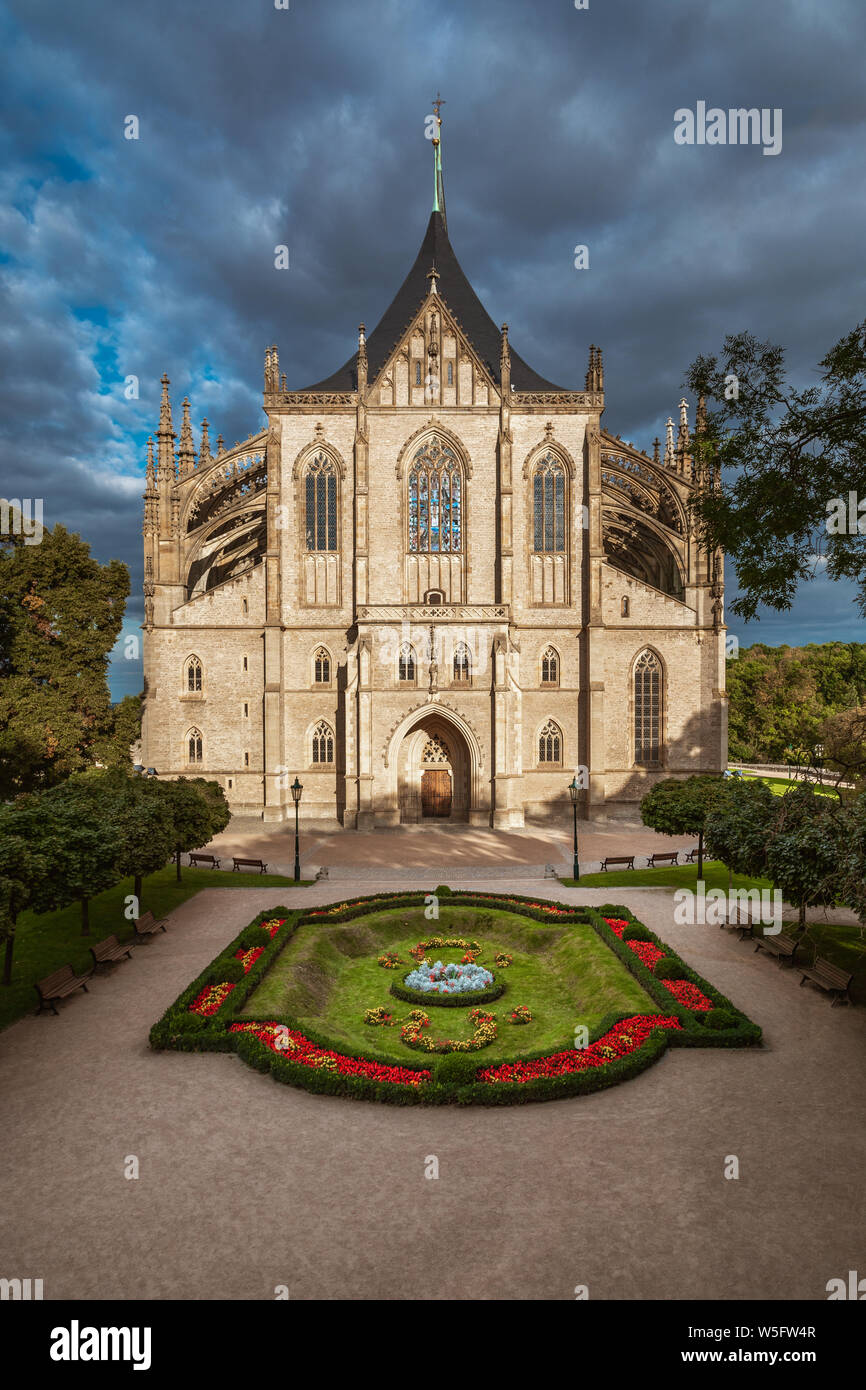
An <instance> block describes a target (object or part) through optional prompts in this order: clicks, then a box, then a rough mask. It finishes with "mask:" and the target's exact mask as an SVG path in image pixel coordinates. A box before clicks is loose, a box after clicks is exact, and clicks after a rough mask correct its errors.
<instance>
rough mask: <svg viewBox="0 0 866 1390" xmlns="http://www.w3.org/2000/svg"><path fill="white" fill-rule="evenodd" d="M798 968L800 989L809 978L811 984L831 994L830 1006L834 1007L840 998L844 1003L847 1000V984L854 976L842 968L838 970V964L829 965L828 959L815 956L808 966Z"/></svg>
mask: <svg viewBox="0 0 866 1390" xmlns="http://www.w3.org/2000/svg"><path fill="white" fill-rule="evenodd" d="M799 969H800V971H801V974H802V978H801V980H800V988H801V989H802V988H803V985H804V984H805V983H806V981H807V980H811V982H812V984H813V985H817V986H818V988H819V989H823V990H826V991H827V993H828V994H832V995H833V1003H832V1006H831V1007H832V1008H835V1007H836V1005H837V1004H838V1003H839V1000H840V999H844V1000H845V1002H846V1003H848V1002H849V1000H848V986H849V985H850V984H851V981H852V980H853V978H854V976H853V974H851V975H849V974H847V973H846V972H845V971H844V970H840V969H839V966H838V965H831V963H830V961H828V960H824V958H823V956H816V957H815V960H814V961H813V963H812V964H811V965H810V966H803V965H801V966H800V967H799Z"/></svg>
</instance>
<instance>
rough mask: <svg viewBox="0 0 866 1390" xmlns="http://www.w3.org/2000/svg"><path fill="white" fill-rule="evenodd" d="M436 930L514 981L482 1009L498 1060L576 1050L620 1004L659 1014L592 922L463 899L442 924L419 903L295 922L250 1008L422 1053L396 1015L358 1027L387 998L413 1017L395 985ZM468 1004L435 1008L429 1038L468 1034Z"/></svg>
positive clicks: (385, 1050)
mask: <svg viewBox="0 0 866 1390" xmlns="http://www.w3.org/2000/svg"><path fill="white" fill-rule="evenodd" d="M433 935H440V936H455V935H456V936H462V937H464V938H466V939H467V940H472V939H475V940H477V941H478V942H479V943H480V945H481V946H482V947H483V950H482V954H481V956H480V958H479V963H480V964H482V965H486V966H488V967H489V968H491V969H492V970H493V973H494V976H495V978H496V981H497V983H499V982H500V981H501V982H504V983H505V984H506V986H507V989H506V992H505V994H504V995H503V996H502V997H501V998H500V999H496V1000H494V1001H493V1002H492V1003H491V1004H489V1005H485V1008H486V1009H488V1010H489V1011H490V1012H492V1013H495V1014H496V1016H497V1023H498V1037H497V1039H496V1041H495V1042H494V1043H491V1044H490V1046H489V1047H485V1048H484V1049H483V1056H484V1059H485V1061H486V1060H487V1059H490V1060H497V1059H499V1060H501V1059H502V1058H505V1057H509V1056H513V1055H514V1053H515V1051H518V1050H526V1051H534V1050H535V1049H536V1048H544V1049H550V1050H554V1051H555V1050H559V1049H564V1048H566V1047H573V1046H574V1030H575V1027H576V1025H577V1024H579V1023H583V1024H586V1026H587V1027H588V1028H590V1029H592V1027H593V1026H594V1025H595V1024H597V1023H598V1022H599V1021H600V1020H601V1018H602V1017H603V1016H604V1015H605V1014H606V1013H610V1012H611V1011H614V1010H616V1011H618V1012H623V1013H628V1012H634V1013H658V1012H659V1008H658V1006H657V1005H656V1004H655V1002H654V1001H653V1000H652V999H651V998H650V997H649V995H648V994H646V992H645V991H644V989H643V988H642V987H641V985H639V984H638V982H637V981H636V980H635V978H634V976H632V975H631V974H630V973H629V972H628V971H627V970H626V968H625V966H624V965H623V964H622V963H621V962H620V961H619V960H618V959H617V957H616V956H615V955H614V954H613V952H612V951H611V950H610V949H609V948H608V947H607V946H605V945H604V943H603V942H602V941H601V940H600V938H599V937H598V935H597V934H596V932H595V931H594V930H593V928H592V927H590V926H587V925H570V926H567V927H564V926H563V927H553V926H551V927H547V926H536V925H529V924H527V921H526V918H525V917H519V916H517V915H515V914H512V913H507V912H499V911H497V910H495V909H477V908H468V907H467V908H451V907H448V908H445V909H443V911H442V915H441V917H440V918H439V921H438V922H430V921H427V920H426V919H425V917H424V913H423V909H421V908H417V909H416V908H398V909H396V910H390V911H383V912H378V913H373V914H371V915H370V916H367V917H361V918H359V919H358V920H357V921H356V922H348V923H344V924H341V925H337V926H333V927H326V926H321V925H319V924H316V925H315V926H312V925H311V926H305V927H300V928H299V929H298V931H297V932H296V933H295V935H294V936H293V937H292V939H291V940H290V942H289V943H288V945H287V946H286V949H285V950H284V951H283V952H282V953H281V954H280V955H279V956H278V957H277V959H276V960H275V962H274V964H273V966H272V967H271V969H270V971H269V972H268V974H267V976H266V977H265V979H264V980H263V981H262V983H261V984H260V985H259V987H258V989H256V990H255V991H254V992H253V994H252V995H251V996H250V998H249V999H248V1000H247V1003H246V1005H245V1007H244V1010H243V1012H244V1014H245V1015H247V1016H248V1017H253V1018H260V1019H270V1018H280V1017H282V1016H285V1015H289V1016H291V1017H292V1018H295V1019H297V1021H298V1023H299V1024H300V1025H301V1026H302V1027H303V1026H306V1027H309V1028H310V1029H312V1030H314V1031H315V1032H317V1033H319V1034H322V1033H324V1034H326V1035H327V1036H328V1037H330V1038H333V1040H334V1042H335V1044H344V1045H346V1046H350V1047H352V1048H355V1049H357V1050H358V1051H360V1052H363V1051H365V1050H374V1051H375V1052H377V1053H380V1054H382V1055H384V1056H387V1057H391V1058H394V1059H395V1060H399V1059H401V1058H402V1059H404V1060H405V1059H407V1058H409V1057H412V1056H414V1055H415V1054H414V1053H413V1052H412V1051H411V1050H410V1049H409V1048H407V1046H406V1044H405V1043H403V1042H402V1041H401V1039H400V1027H399V1022H398V1023H397V1024H396V1025H395V1026H393V1027H385V1028H382V1027H370V1026H368V1025H365V1024H364V1023H363V1015H364V1010H365V1009H367V1008H372V1007H375V1006H377V1005H379V1004H384V1005H385V1006H386V1007H387V1009H388V1011H389V1013H392V1014H393V1015H394V1016H395V1018H396V1019H397V1020H398V1021H402V1020H403V1019H405V1018H406V1016H407V1014H408V1012H409V1010H410V1009H411V1008H412V1007H413V1005H411V1004H407V1003H404V1002H403V1001H402V1000H399V999H395V998H394V997H393V995H391V994H390V985H391V982H392V980H397V981H398V982H400V981H402V979H403V976H404V975H405V974H407V973H408V972H409V970H410V969H412V968H413V967H414V961H413V960H412V959H411V957H410V956H409V954H408V952H409V948H410V947H412V946H415V945H416V944H417V943H418V942H419V941H422V940H425V939H429V938H430V937H431V936H433ZM386 950H390V951H396V952H397V953H398V954H399V955H400V957H401V959H402V960H403V961H404V962H405V964H404V965H402V966H401V968H399V969H398V970H394V971H391V970H385V969H383V968H382V966H380V965H379V964H378V961H377V957H378V956H379V955H381V954H382V953H383V952H384V951H386ZM500 950H504V951H507V952H508V953H509V954H511V955H513V957H514V960H513V964H512V965H510V966H508V967H507V968H506V969H504V970H499V969H497V968H496V967H495V966H493V957H494V956H495V955H496V952H497V951H500ZM462 954H463V951H462V950H460V949H448V948H444V947H443V948H438V949H437V948H432V949H431V950H430V951H429V952H428V956H429V958H430V959H432V960H442V961H445V962H446V963H447V962H449V961H459V960H460V958H461V956H462ZM516 1004H526V1005H528V1007H529V1008H530V1010H531V1012H532V1015H533V1021H532V1023H529V1024H525V1025H519V1026H518V1025H514V1024H512V1023H510V1022H509V1021H508V1016H509V1013H510V1010H511V1008H513V1007H514V1006H515V1005H516ZM469 1008H470V1006H469V1005H467V1006H466V1008H442V1007H437V1006H436V1005H435V1004H431V1005H430V1006H429V1007H428V1008H427V1012H428V1013H429V1015H430V1031H431V1034H432V1035H433V1036H434V1037H446V1038H448V1037H450V1038H460V1039H465V1038H469V1037H471V1035H472V1025H471V1024H470V1022H469V1018H468V1013H469Z"/></svg>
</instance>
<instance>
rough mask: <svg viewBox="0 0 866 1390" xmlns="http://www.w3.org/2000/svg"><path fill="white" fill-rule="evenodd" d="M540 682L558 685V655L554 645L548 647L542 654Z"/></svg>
mask: <svg viewBox="0 0 866 1390" xmlns="http://www.w3.org/2000/svg"><path fill="white" fill-rule="evenodd" d="M541 684H542V685H559V655H558V653H557V651H556V648H555V647H548V648H547V650H546V651H545V652H544V653H543V654H542V657H541Z"/></svg>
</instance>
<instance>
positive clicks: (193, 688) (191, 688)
mask: <svg viewBox="0 0 866 1390" xmlns="http://www.w3.org/2000/svg"><path fill="white" fill-rule="evenodd" d="M201 677H202V670H201V662H200V661H199V659H198V657H197V656H191V657H190V659H189V661H188V662H187V663H186V688H187V691H188V693H189V694H190V695H199V694H201Z"/></svg>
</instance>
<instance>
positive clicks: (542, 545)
mask: <svg viewBox="0 0 866 1390" xmlns="http://www.w3.org/2000/svg"><path fill="white" fill-rule="evenodd" d="M532 506H533V521H534V527H533V529H534V544H533V549H534V550H536V551H538V552H540V553H542V554H559V553H561V552H562V551H564V550H565V468H564V466H563V464H562V463H560V461H559V459H557V458H554V456H553V454H545V456H544V458H543V459H542V460H541V462H540V463H539V464H537V465H536V468H535V472H534V474H533V477H532Z"/></svg>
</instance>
